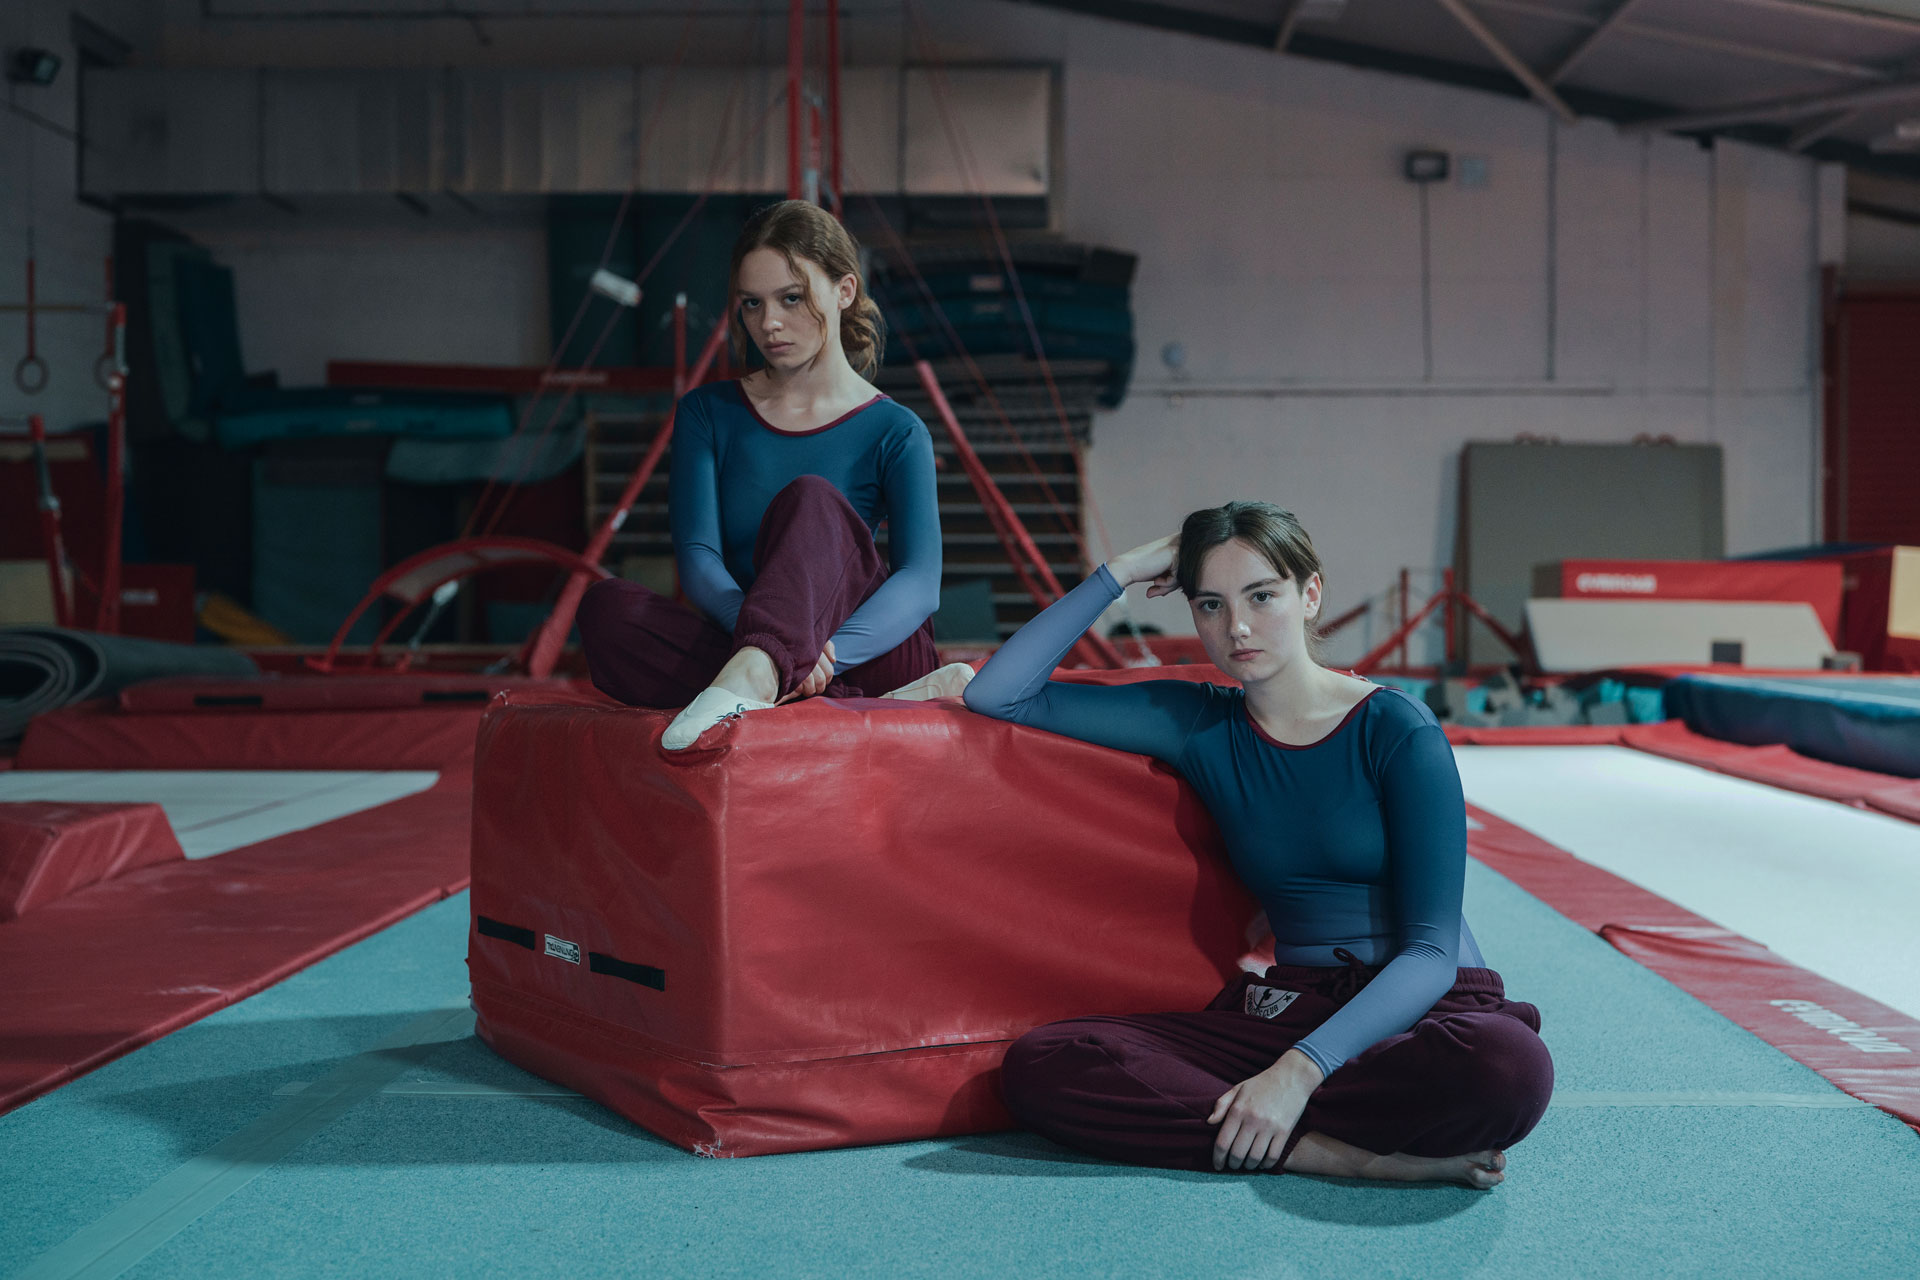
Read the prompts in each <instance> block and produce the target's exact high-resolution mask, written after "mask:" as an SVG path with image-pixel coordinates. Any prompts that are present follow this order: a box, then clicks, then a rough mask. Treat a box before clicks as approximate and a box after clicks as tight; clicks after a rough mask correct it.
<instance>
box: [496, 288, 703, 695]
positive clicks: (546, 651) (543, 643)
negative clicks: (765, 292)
mask: <svg viewBox="0 0 1920 1280" xmlns="http://www.w3.org/2000/svg"><path fill="white" fill-rule="evenodd" d="M726 343H727V322H726V320H725V318H722V319H721V321H720V323H719V324H716V325H715V326H713V332H712V334H710V335H709V336H708V337H707V343H706V346H704V347H702V348H701V349H700V358H699V359H698V360H696V361H694V364H693V368H692V370H690V371H689V372H688V374H687V385H688V386H689V387H697V386H699V385H700V384H701V383H702V382H705V381H706V379H707V370H708V369H710V368H712V367H713V362H714V361H715V360H716V359H718V358H719V355H720V352H721V349H722V348H724V347H725V346H726ZM673 417H674V415H673V414H672V413H669V414H668V415H667V420H666V421H665V422H664V423H662V424H661V425H660V430H659V431H658V432H657V433H655V435H654V437H653V444H652V445H650V446H649V447H648V449H647V453H646V456H645V457H644V458H642V459H640V465H639V466H638V467H635V468H634V471H633V474H632V475H631V476H629V477H628V478H627V487H626V488H625V489H624V490H622V491H621V493H620V500H619V501H618V502H616V503H614V506H613V510H612V511H611V512H609V513H608V515H607V518H606V519H605V520H604V521H603V522H601V525H600V528H599V529H598V530H597V531H595V533H594V535H593V537H592V539H591V540H589V541H588V543H587V549H586V550H585V551H583V552H581V556H582V558H583V559H585V560H586V562H587V563H588V564H592V565H598V564H599V563H600V561H601V559H602V557H604V556H605V555H606V554H607V547H608V546H610V545H611V544H612V542H613V535H614V534H616V533H618V532H620V526H621V525H623V524H625V523H626V522H627V512H628V511H629V510H631V509H632V507H633V504H634V503H635V502H636V501H638V500H639V497H640V490H641V489H643V488H645V487H646V484H647V481H648V480H651V479H652V478H653V473H654V470H655V469H656V468H657V467H659V465H660V459H661V458H662V457H664V456H665V455H666V452H667V443H668V442H669V441H670V440H672V439H673ZM591 581H592V579H591V577H590V575H588V574H585V573H576V574H574V575H573V576H572V577H570V578H568V579H567V585H566V586H564V587H562V588H561V590H560V599H559V600H558V601H556V602H555V603H554V606H553V612H552V613H551V614H549V615H547V620H546V621H545V622H543V623H541V624H540V629H539V630H538V631H536V632H535V633H534V635H533V638H532V639H531V640H529V641H528V642H527V647H526V648H525V649H524V650H522V653H521V656H522V657H523V658H524V660H525V666H526V669H527V673H528V674H529V675H534V676H549V675H552V674H553V667H554V664H555V663H556V662H558V661H559V660H560V650H561V649H563V648H565V647H566V643H567V633H568V632H569V631H572V630H573V615H574V614H575V613H577V612H578V611H579V609H580V597H581V596H583V595H585V594H586V591H587V587H588V585H589V584H590V583H591Z"/></svg>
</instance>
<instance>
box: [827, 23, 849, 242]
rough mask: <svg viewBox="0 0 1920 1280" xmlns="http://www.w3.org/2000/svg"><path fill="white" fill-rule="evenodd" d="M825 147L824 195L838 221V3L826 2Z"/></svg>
mask: <svg viewBox="0 0 1920 1280" xmlns="http://www.w3.org/2000/svg"><path fill="white" fill-rule="evenodd" d="M827 145H828V148H829V152H828V154H829V157H830V158H829V160H828V163H829V165H830V166H831V168H830V169H829V170H828V178H827V192H828V195H829V197H830V198H831V199H832V201H833V206H832V207H833V215H834V217H836V218H837V217H839V216H840V214H841V210H842V209H843V208H844V207H845V204H846V195H845V191H846V188H845V186H844V185H842V184H843V183H844V182H845V181H846V177H845V167H844V166H843V165H842V164H841V163H840V0H827Z"/></svg>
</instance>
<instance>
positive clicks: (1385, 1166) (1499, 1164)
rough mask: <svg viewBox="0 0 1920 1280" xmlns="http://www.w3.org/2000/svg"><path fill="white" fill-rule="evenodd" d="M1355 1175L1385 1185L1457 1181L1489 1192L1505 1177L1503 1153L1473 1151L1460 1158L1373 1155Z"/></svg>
mask: <svg viewBox="0 0 1920 1280" xmlns="http://www.w3.org/2000/svg"><path fill="white" fill-rule="evenodd" d="M1359 1176H1361V1177H1363V1178H1379V1179H1382V1180H1384V1181H1389V1182H1458V1183H1461V1184H1462V1185H1464V1186H1469V1187H1472V1188H1473V1189H1474V1190H1476V1191H1491V1190H1493V1189H1494V1188H1495V1187H1497V1186H1499V1185H1500V1184H1501V1183H1502V1182H1505V1181H1506V1178H1507V1153H1506V1152H1504V1151H1475V1152H1474V1153H1472V1154H1471V1155H1464V1156H1410V1155H1407V1154H1405V1153H1404V1152H1396V1153H1395V1154H1393V1155H1390V1156H1375V1157H1374V1158H1373V1160H1372V1162H1371V1163H1370V1164H1369V1166H1368V1167H1367V1168H1366V1170H1365V1171H1364V1172H1362V1173H1361V1174H1360V1175H1359Z"/></svg>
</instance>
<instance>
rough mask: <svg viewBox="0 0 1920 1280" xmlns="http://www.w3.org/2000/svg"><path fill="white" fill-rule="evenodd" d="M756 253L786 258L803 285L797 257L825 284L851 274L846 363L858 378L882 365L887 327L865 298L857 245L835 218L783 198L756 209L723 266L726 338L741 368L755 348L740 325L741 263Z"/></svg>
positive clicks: (844, 318)
mask: <svg viewBox="0 0 1920 1280" xmlns="http://www.w3.org/2000/svg"><path fill="white" fill-rule="evenodd" d="M755 249H772V250H773V251H774V252H775V253H777V254H779V255H780V256H781V257H783V258H785V259H786V260H787V265H788V266H789V267H792V268H793V274H794V277H795V278H796V279H798V280H800V281H801V282H802V283H805V282H806V280H807V273H806V272H805V270H803V269H802V268H801V266H800V260H801V259H804V260H806V261H808V262H811V263H813V264H814V265H815V266H817V267H819V268H820V269H821V270H822V271H824V272H826V275H827V279H828V280H835V281H837V280H839V279H841V278H842V277H844V276H849V275H850V276H852V277H853V303H852V305H850V306H848V308H847V309H846V310H845V311H842V312H841V313H840V348H841V350H843V351H845V352H846V354H847V363H848V364H850V365H852V366H853V368H854V371H855V372H856V373H858V374H860V375H861V376H862V377H867V376H869V375H871V374H872V373H873V371H874V370H875V369H878V368H879V367H880V357H881V355H882V354H883V353H884V350H885V345H886V325H885V322H884V321H883V320H882V319H881V318H880V308H879V307H878V306H876V305H875V304H874V301H873V299H872V298H870V297H868V296H867V282H866V279H865V278H864V277H863V276H862V275H861V274H860V246H859V245H857V244H855V243H854V239H853V237H852V236H851V235H849V234H848V232H847V229H846V228H845V227H843V226H841V225H840V220H839V219H838V218H836V217H834V216H833V215H832V214H830V213H828V212H827V211H826V210H825V209H822V208H821V207H820V206H819V205H817V204H811V203H809V202H807V201H805V200H782V201H781V202H780V203H778V204H770V205H768V206H767V207H766V208H764V209H761V210H759V211H757V212H756V213H755V214H754V215H753V216H752V217H751V218H748V219H747V225H746V226H744V227H742V228H741V229H740V236H739V238H738V239H737V240H735V241H734V242H733V261H732V263H731V264H729V266H728V267H727V335H728V337H729V338H730V339H731V340H732V343H733V353H734V357H735V358H736V359H738V360H739V361H740V362H741V363H742V364H745V363H746V362H747V359H748V357H749V356H750V355H751V354H753V353H754V352H755V350H756V349H755V347H754V345H753V339H752V338H751V337H749V336H748V335H747V330H746V326H745V325H744V324H742V323H741V320H740V299H739V288H740V263H741V262H742V261H743V260H744V259H745V258H746V256H747V255H748V254H750V253H752V252H753V251H754V250H755ZM806 302H807V311H808V312H809V313H810V314H812V316H813V318H814V319H815V320H818V321H819V322H820V323H821V324H822V325H825V324H826V322H827V317H826V315H825V314H824V313H823V312H822V311H821V310H820V302H819V300H818V299H816V298H815V297H814V296H813V290H812V289H811V288H809V289H808V290H807V294H806Z"/></svg>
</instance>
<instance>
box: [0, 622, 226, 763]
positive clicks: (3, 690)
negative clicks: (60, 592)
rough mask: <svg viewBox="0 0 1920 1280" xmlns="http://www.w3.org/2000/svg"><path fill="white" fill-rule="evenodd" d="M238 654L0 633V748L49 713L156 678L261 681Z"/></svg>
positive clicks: (86, 636) (79, 636) (18, 630)
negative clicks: (247, 677) (250, 679)
mask: <svg viewBox="0 0 1920 1280" xmlns="http://www.w3.org/2000/svg"><path fill="white" fill-rule="evenodd" d="M259 674H260V668H259V667H258V666H256V665H255V664H254V661H253V659H252V658H249V657H248V656H247V655H246V654H244V653H241V652H240V651H238V650H237V649H223V648H219V647H217V646H213V645H191V644H167V643H164V642H163V641H159V640H136V639H133V638H131V637H129V636H110V635H101V634H99V633H98V632H93V631H70V630H67V629H66V628H63V627H7V628H4V629H0V743H6V742H12V741H14V740H16V739H18V738H19V737H20V735H21V734H23V733H25V732H26V729H27V724H28V723H29V722H30V721H31V720H32V719H33V718H34V717H35V716H37V715H39V714H40V713H42V712H44V711H55V710H58V709H59V708H61V707H65V706H70V705H71V704H73V703H75V702H81V701H84V700H86V699H88V698H99V697H105V696H107V695H109V694H114V693H118V692H119V691H120V690H121V689H124V688H125V687H127V686H128V685H130V684H136V683H138V682H139V681H142V680H151V679H154V678H155V677H158V676H216V677H224V678H242V677H246V676H257V675H259Z"/></svg>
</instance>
